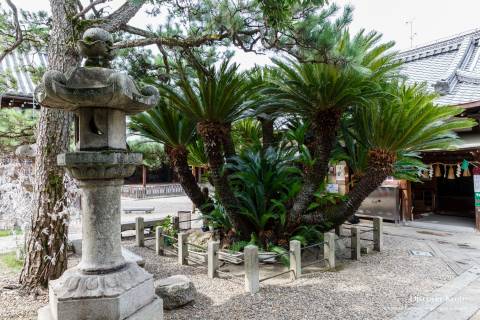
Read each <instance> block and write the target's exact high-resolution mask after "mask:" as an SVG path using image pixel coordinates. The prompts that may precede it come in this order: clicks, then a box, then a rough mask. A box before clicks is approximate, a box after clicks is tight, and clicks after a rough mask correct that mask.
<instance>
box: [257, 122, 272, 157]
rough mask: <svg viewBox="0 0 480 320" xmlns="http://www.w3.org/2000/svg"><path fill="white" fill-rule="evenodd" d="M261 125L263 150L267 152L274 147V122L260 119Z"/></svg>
mask: <svg viewBox="0 0 480 320" xmlns="http://www.w3.org/2000/svg"><path fill="white" fill-rule="evenodd" d="M260 123H261V125H262V148H263V150H267V149H268V148H269V147H271V146H273V142H274V135H273V120H272V119H266V118H260Z"/></svg>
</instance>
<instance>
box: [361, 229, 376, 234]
mask: <svg viewBox="0 0 480 320" xmlns="http://www.w3.org/2000/svg"><path fill="white" fill-rule="evenodd" d="M367 232H373V230H363V231H362V232H360V234H364V233H367Z"/></svg>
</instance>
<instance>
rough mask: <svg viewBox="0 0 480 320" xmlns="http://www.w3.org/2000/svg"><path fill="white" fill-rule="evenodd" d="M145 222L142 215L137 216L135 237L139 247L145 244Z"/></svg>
mask: <svg viewBox="0 0 480 320" xmlns="http://www.w3.org/2000/svg"><path fill="white" fill-rule="evenodd" d="M144 230H145V224H144V222H143V218H142V217H136V218H135V239H136V241H137V247H144V246H145V233H144Z"/></svg>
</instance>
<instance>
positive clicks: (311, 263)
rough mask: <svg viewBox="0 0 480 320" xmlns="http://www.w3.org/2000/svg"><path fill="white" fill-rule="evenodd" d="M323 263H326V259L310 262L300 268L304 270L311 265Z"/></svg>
mask: <svg viewBox="0 0 480 320" xmlns="http://www.w3.org/2000/svg"><path fill="white" fill-rule="evenodd" d="M323 261H327V259H319V260H315V261H312V262H310V263H307V264H306V265H302V266H301V267H302V269H303V268H306V267H309V266H312V265H314V264H317V263H319V262H323Z"/></svg>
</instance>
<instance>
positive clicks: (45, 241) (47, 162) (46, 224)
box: [20, 0, 79, 289]
mask: <svg viewBox="0 0 480 320" xmlns="http://www.w3.org/2000/svg"><path fill="white" fill-rule="evenodd" d="M50 6H51V9H52V30H51V36H50V42H49V45H48V60H49V69H55V70H60V71H62V72H65V71H67V69H68V68H70V67H72V66H75V65H77V64H78V62H79V57H78V55H77V53H76V52H75V48H74V43H75V41H74V26H73V25H72V23H71V16H73V15H74V13H75V12H76V9H75V6H74V3H73V2H71V1H70V2H68V1H67V2H66V1H62V0H50ZM72 118H73V117H72V116H71V115H70V114H67V113H65V112H63V111H60V110H52V109H46V108H42V110H41V111H40V118H39V121H38V127H37V133H36V135H37V136H36V139H37V141H36V143H37V148H38V153H37V156H36V159H35V183H34V207H33V208H32V220H31V229H30V231H29V232H28V236H27V241H26V242H27V245H26V247H27V248H26V258H25V263H24V266H23V269H22V272H21V275H20V283H21V284H22V285H23V286H24V287H25V288H28V289H34V288H36V287H39V286H42V287H47V284H48V281H49V280H51V279H57V278H59V277H60V276H61V275H62V273H63V272H64V271H65V269H66V268H67V249H66V248H67V234H68V215H67V214H66V213H64V210H65V204H66V202H65V200H66V199H65V196H64V195H65V187H64V183H63V176H64V171H63V170H62V169H61V168H60V167H58V166H57V155H58V154H59V153H61V152H65V151H66V150H67V148H68V140H69V139H68V138H69V128H70V125H71V123H72Z"/></svg>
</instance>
